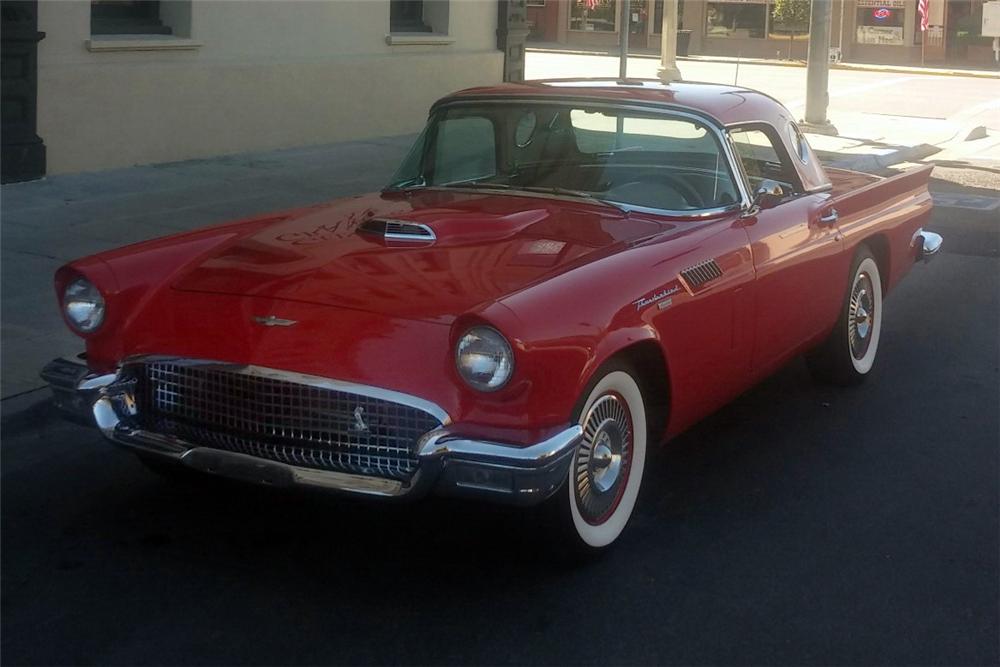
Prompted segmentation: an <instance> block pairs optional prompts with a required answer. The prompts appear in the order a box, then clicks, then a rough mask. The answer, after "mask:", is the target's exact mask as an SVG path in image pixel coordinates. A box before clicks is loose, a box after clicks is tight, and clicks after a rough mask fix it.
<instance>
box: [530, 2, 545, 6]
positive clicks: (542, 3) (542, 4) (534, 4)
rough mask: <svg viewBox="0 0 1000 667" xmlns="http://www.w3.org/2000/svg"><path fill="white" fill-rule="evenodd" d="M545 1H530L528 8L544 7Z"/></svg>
mask: <svg viewBox="0 0 1000 667" xmlns="http://www.w3.org/2000/svg"><path fill="white" fill-rule="evenodd" d="M544 6H545V0H528V7H544Z"/></svg>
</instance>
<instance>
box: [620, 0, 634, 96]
mask: <svg viewBox="0 0 1000 667" xmlns="http://www.w3.org/2000/svg"><path fill="white" fill-rule="evenodd" d="M631 4H632V3H631V2H630V1H629V0H618V9H619V10H620V11H619V12H618V15H619V18H618V44H619V45H620V46H621V55H620V56H619V58H618V78H619V80H621V81H624V80H625V79H627V78H628V29H629V18H630V17H629V11H631V7H630V6H629V5H631Z"/></svg>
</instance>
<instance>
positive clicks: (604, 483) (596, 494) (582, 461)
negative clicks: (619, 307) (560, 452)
mask: <svg viewBox="0 0 1000 667" xmlns="http://www.w3.org/2000/svg"><path fill="white" fill-rule="evenodd" d="M579 423H580V425H581V426H582V427H583V441H582V442H581V444H580V446H579V447H578V448H577V451H576V453H575V454H574V456H573V460H572V463H571V464H570V469H569V472H568V476H567V480H566V486H565V488H564V489H563V490H561V491H560V492H558V493H557V494H556V495H555V496H553V498H552V499H551V502H553V503H555V504H556V505H557V506H558V509H559V510H560V511H559V515H560V517H561V518H560V521H561V523H562V524H563V526H562V527H563V528H564V532H566V533H569V535H568V536H566V537H565V538H564V539H569V540H570V541H572V542H573V544H572V545H569V546H570V547H571V550H572V551H576V552H584V553H596V552H599V551H601V550H603V549H605V548H606V547H608V546H610V545H611V544H612V543H614V541H615V540H617V539H618V537H619V536H620V535H621V534H622V531H624V530H625V526H626V525H627V524H628V522H629V519H630V518H631V517H632V511H633V510H634V509H635V504H636V500H637V498H638V496H639V488H640V487H641V485H642V476H643V470H644V468H645V464H646V445H647V438H648V436H647V432H648V429H647V422H646V407H645V402H644V400H643V396H642V390H641V389H640V387H639V383H638V382H636V380H635V378H634V377H633V376H632V374H631V373H630V372H629V371H628V370H625V369H621V368H614V369H612V370H608V371H607V372H606V373H605V374H604V375H603V376H602V377H601V378H600V379H599V380H598V381H597V382H596V384H594V386H593V388H592V389H591V390H590V393H589V394H588V395H587V399H586V400H585V402H584V404H583V409H582V410H581V412H580V416H579Z"/></svg>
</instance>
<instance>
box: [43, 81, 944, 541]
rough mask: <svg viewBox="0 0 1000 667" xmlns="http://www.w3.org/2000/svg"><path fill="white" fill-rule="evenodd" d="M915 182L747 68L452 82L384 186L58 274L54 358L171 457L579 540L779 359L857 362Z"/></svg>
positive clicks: (919, 243)
mask: <svg viewBox="0 0 1000 667" xmlns="http://www.w3.org/2000/svg"><path fill="white" fill-rule="evenodd" d="M929 174H930V167H921V168H916V169H913V170H911V171H906V172H904V173H901V174H899V175H897V176H893V177H891V178H880V177H877V176H870V175H866V174H861V173H855V172H850V171H843V170H838V169H824V168H823V167H822V166H821V165H820V163H819V161H818V160H817V158H816V155H815V154H814V153H813V151H812V149H811V148H810V147H809V144H808V143H807V142H806V140H805V139H804V138H803V136H802V134H801V133H800V131H799V128H798V127H797V126H796V124H795V122H794V120H793V117H792V116H791V114H789V112H788V111H787V110H786V109H784V108H783V107H782V106H781V104H779V103H778V102H776V101H775V100H773V99H772V98H770V97H768V96H767V95H764V94H762V93H759V92H755V91H753V90H748V89H745V88H739V87H732V86H719V85H710V84H696V83H676V84H670V85H666V86H665V85H662V84H659V83H652V82H644V81H608V82H600V81H594V80H589V81H550V82H535V83H529V84H508V85H501V86H496V87H490V88H476V89H471V90H465V91H462V92H459V93H456V94H453V95H451V96H449V97H446V98H444V99H442V100H440V101H439V102H437V103H436V104H435V105H434V106H433V107H432V109H431V111H430V117H429V122H428V124H427V126H426V128H425V129H424V131H423V132H422V134H420V136H419V138H418V139H417V140H416V144H415V145H414V147H413V149H412V150H411V151H410V153H409V154H408V156H407V157H406V158H405V160H404V161H403V164H402V166H401V167H400V168H399V171H398V172H397V173H396V175H395V176H394V177H393V178H392V180H391V182H390V183H389V184H388V185H387V186H386V187H385V189H383V190H382V191H381V192H377V193H374V194H367V195H361V196H356V197H350V198H346V199H340V200H337V201H333V202H330V203H328V204H323V205H320V206H312V207H309V208H304V209H299V210H293V211H287V212H283V213H280V214H272V215H267V216H265V217H258V218H253V219H249V220H244V221H240V222H234V223H231V224H225V225H221V226H216V227H210V228H206V229H202V230H199V231H195V232H191V233H186V234H179V235H177V236H172V237H169V238H164V239H158V240H153V241H149V242H145V243H139V244H136V245H132V246H129V247H126V248H122V249H118V250H112V251H109V252H103V253H100V254H97V255H93V256H91V257H87V258H84V259H80V260H77V261H75V262H72V263H70V264H68V265H66V266H64V267H63V268H61V269H60V270H59V271H58V272H57V274H56V291H57V294H58V297H59V301H60V304H61V307H62V312H63V315H64V317H65V320H66V323H67V324H68V325H69V327H70V328H71V329H72V330H73V331H74V332H76V333H77V334H79V335H80V336H81V337H82V338H83V339H84V341H85V342H86V353H85V354H82V355H80V359H79V360H65V359H59V360H56V361H53V362H52V363H51V364H49V365H48V366H47V367H46V368H45V369H44V370H43V377H44V378H45V379H46V380H47V381H48V382H49V384H50V385H51V386H52V388H53V390H54V394H55V399H54V401H55V404H56V405H57V406H58V407H60V408H61V409H63V410H64V411H66V412H67V413H69V414H70V415H76V416H77V417H82V418H85V419H86V420H87V421H88V422H89V423H91V424H96V426H97V427H98V428H99V429H100V430H101V431H102V432H103V433H104V435H105V436H107V438H108V439H109V440H111V441H112V442H114V443H116V444H118V445H121V446H123V447H125V448H127V449H129V450H131V451H133V452H135V453H136V454H137V455H138V456H139V457H140V458H141V459H142V461H144V462H145V463H146V464H147V465H149V466H150V467H152V468H154V469H156V470H158V471H161V472H168V473H169V472H170V471H172V470H173V471H178V470H186V469H192V468H193V469H195V470H198V471H202V472H207V473H214V474H217V475H222V476H226V477H232V478H237V479H242V480H246V481H250V482H257V483H264V484H270V485H276V486H298V485H301V486H310V487H321V488H324V489H331V490H337V491H341V492H346V493H353V494H365V495H369V496H382V497H408V498H418V497H421V496H423V495H425V494H427V493H430V492H433V493H442V494H449V495H455V496H464V497H477V498H486V499H493V500H497V501H502V502H509V503H515V504H519V505H532V504H538V503H543V502H544V503H546V506H547V507H548V508H551V510H552V511H551V516H554V517H556V518H557V521H558V522H559V527H560V529H561V530H563V531H564V532H565V536H566V540H568V541H567V542H566V544H568V545H570V546H572V547H573V548H574V549H580V550H583V551H585V552H586V551H597V550H600V549H602V548H604V547H607V546H608V545H610V544H611V543H612V542H614V541H615V540H616V539H617V538H618V536H619V535H620V534H621V532H622V530H623V529H624V528H625V525H626V524H627V523H628V520H629V517H630V516H631V514H632V511H633V508H634V506H635V503H636V496H637V494H638V492H639V487H640V485H641V484H642V483H643V481H644V479H643V477H644V475H643V467H644V462H645V460H646V455H647V451H648V449H649V447H650V446H651V445H653V444H658V443H660V442H663V441H666V440H667V439H669V438H670V437H671V436H673V435H676V434H677V433H680V432H681V431H682V430H684V429H685V428H687V427H688V426H690V425H691V424H693V423H694V422H695V421H697V420H698V419H700V418H702V417H704V416H706V415H708V414H709V413H711V412H712V411H713V410H715V409H717V408H719V407H720V406H722V405H723V404H725V403H726V402H727V401H730V400H731V399H733V398H734V397H735V396H737V395H738V394H740V393H741V392H743V391H744V390H746V389H747V388H749V387H750V386H752V385H753V384H754V383H756V382H758V381H760V380H761V379H763V378H765V377H766V376H767V375H768V374H770V373H772V372H773V371H775V370H776V369H777V368H778V367H780V366H781V365H782V364H784V363H785V362H787V361H788V360H789V359H791V358H792V357H793V356H794V355H798V354H803V353H804V354H806V355H807V359H808V362H809V366H810V368H811V369H812V371H813V372H814V374H815V375H816V376H817V378H819V379H822V380H825V381H832V382H836V383H841V384H850V383H855V382H858V381H861V380H863V379H864V378H865V376H866V375H868V374H869V373H870V371H871V369H872V366H873V364H874V363H875V358H876V354H877V353H878V348H879V337H880V335H881V328H882V308H883V303H884V298H885V296H886V294H888V293H889V292H890V291H891V290H892V289H893V287H894V286H895V285H896V284H897V283H898V282H899V281H900V280H901V279H902V278H903V276H905V275H906V273H907V272H908V271H909V270H910V267H911V266H912V265H913V264H914V263H915V262H917V261H918V260H921V259H925V260H926V259H929V258H930V256H932V255H933V254H934V253H936V252H937V251H938V249H939V248H940V245H941V237H940V236H938V235H937V234H934V233H931V232H928V231H925V230H924V229H923V228H922V226H923V225H924V224H926V222H927V220H928V218H929V215H930V213H931V198H930V196H929V194H928V191H927V181H928V177H929ZM645 481H646V483H647V484H652V485H654V486H655V484H656V480H655V479H646V480H645Z"/></svg>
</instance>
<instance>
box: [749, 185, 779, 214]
mask: <svg viewBox="0 0 1000 667" xmlns="http://www.w3.org/2000/svg"><path fill="white" fill-rule="evenodd" d="M784 198H785V189H784V188H783V187H781V183H778V182H777V181H772V180H770V179H764V180H763V181H761V182H760V185H759V186H757V189H756V190H754V193H753V203H754V206H757V207H759V208H762V209H765V208H774V207H775V206H777V205H778V204H779V203H780V202H781V200H782V199H784Z"/></svg>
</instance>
